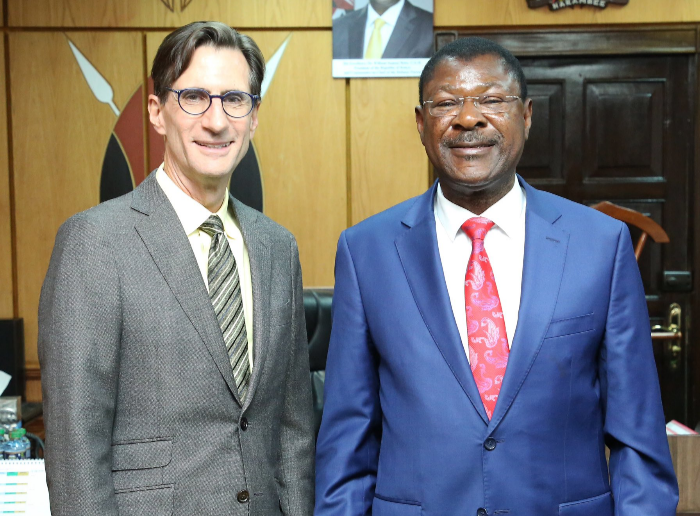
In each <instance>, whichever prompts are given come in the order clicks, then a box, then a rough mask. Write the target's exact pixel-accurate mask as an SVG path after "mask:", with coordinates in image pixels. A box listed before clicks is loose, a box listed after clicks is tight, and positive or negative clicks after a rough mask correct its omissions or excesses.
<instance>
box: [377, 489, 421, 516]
mask: <svg viewBox="0 0 700 516" xmlns="http://www.w3.org/2000/svg"><path fill="white" fill-rule="evenodd" d="M421 514H423V509H422V507H421V505H420V504H419V503H418V502H411V501H402V500H392V499H389V498H387V497H385V496H381V495H377V494H376V493H375V496H374V501H373V502H372V516H421Z"/></svg>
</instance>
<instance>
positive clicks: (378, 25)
mask: <svg viewBox="0 0 700 516" xmlns="http://www.w3.org/2000/svg"><path fill="white" fill-rule="evenodd" d="M384 25H386V22H385V21H384V20H382V19H381V18H377V19H376V20H374V30H381V29H382V27H384Z"/></svg>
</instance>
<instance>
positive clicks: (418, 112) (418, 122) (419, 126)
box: [416, 106, 425, 146]
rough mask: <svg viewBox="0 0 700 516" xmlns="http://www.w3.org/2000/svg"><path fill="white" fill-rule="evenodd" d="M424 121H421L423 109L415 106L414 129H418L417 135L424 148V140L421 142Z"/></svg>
mask: <svg viewBox="0 0 700 516" xmlns="http://www.w3.org/2000/svg"><path fill="white" fill-rule="evenodd" d="M424 122H425V120H424V119H423V108H421V107H420V106H416V128H417V129H418V134H419V135H420V141H421V143H422V144H423V146H425V140H423V130H424V129H425V125H424Z"/></svg>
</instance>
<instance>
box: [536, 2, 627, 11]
mask: <svg viewBox="0 0 700 516" xmlns="http://www.w3.org/2000/svg"><path fill="white" fill-rule="evenodd" d="M628 2H629V0H527V5H528V7H529V8H530V9H537V8H539V7H544V6H545V5H548V6H549V10H550V11H558V10H559V9H563V8H564V7H576V6H580V7H597V8H599V9H605V8H606V7H607V6H608V5H610V4H616V5H627V4H628Z"/></svg>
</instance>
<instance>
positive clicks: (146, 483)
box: [112, 440, 173, 491]
mask: <svg viewBox="0 0 700 516" xmlns="http://www.w3.org/2000/svg"><path fill="white" fill-rule="evenodd" d="M172 447H173V443H172V441H169V440H155V441H145V442H133V443H123V444H115V445H113V446H112V480H113V481H114V489H115V490H116V491H120V490H129V489H139V488H145V487H151V486H159V485H161V484H162V483H163V468H164V467H165V466H167V465H168V464H170V461H171V460H172Z"/></svg>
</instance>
